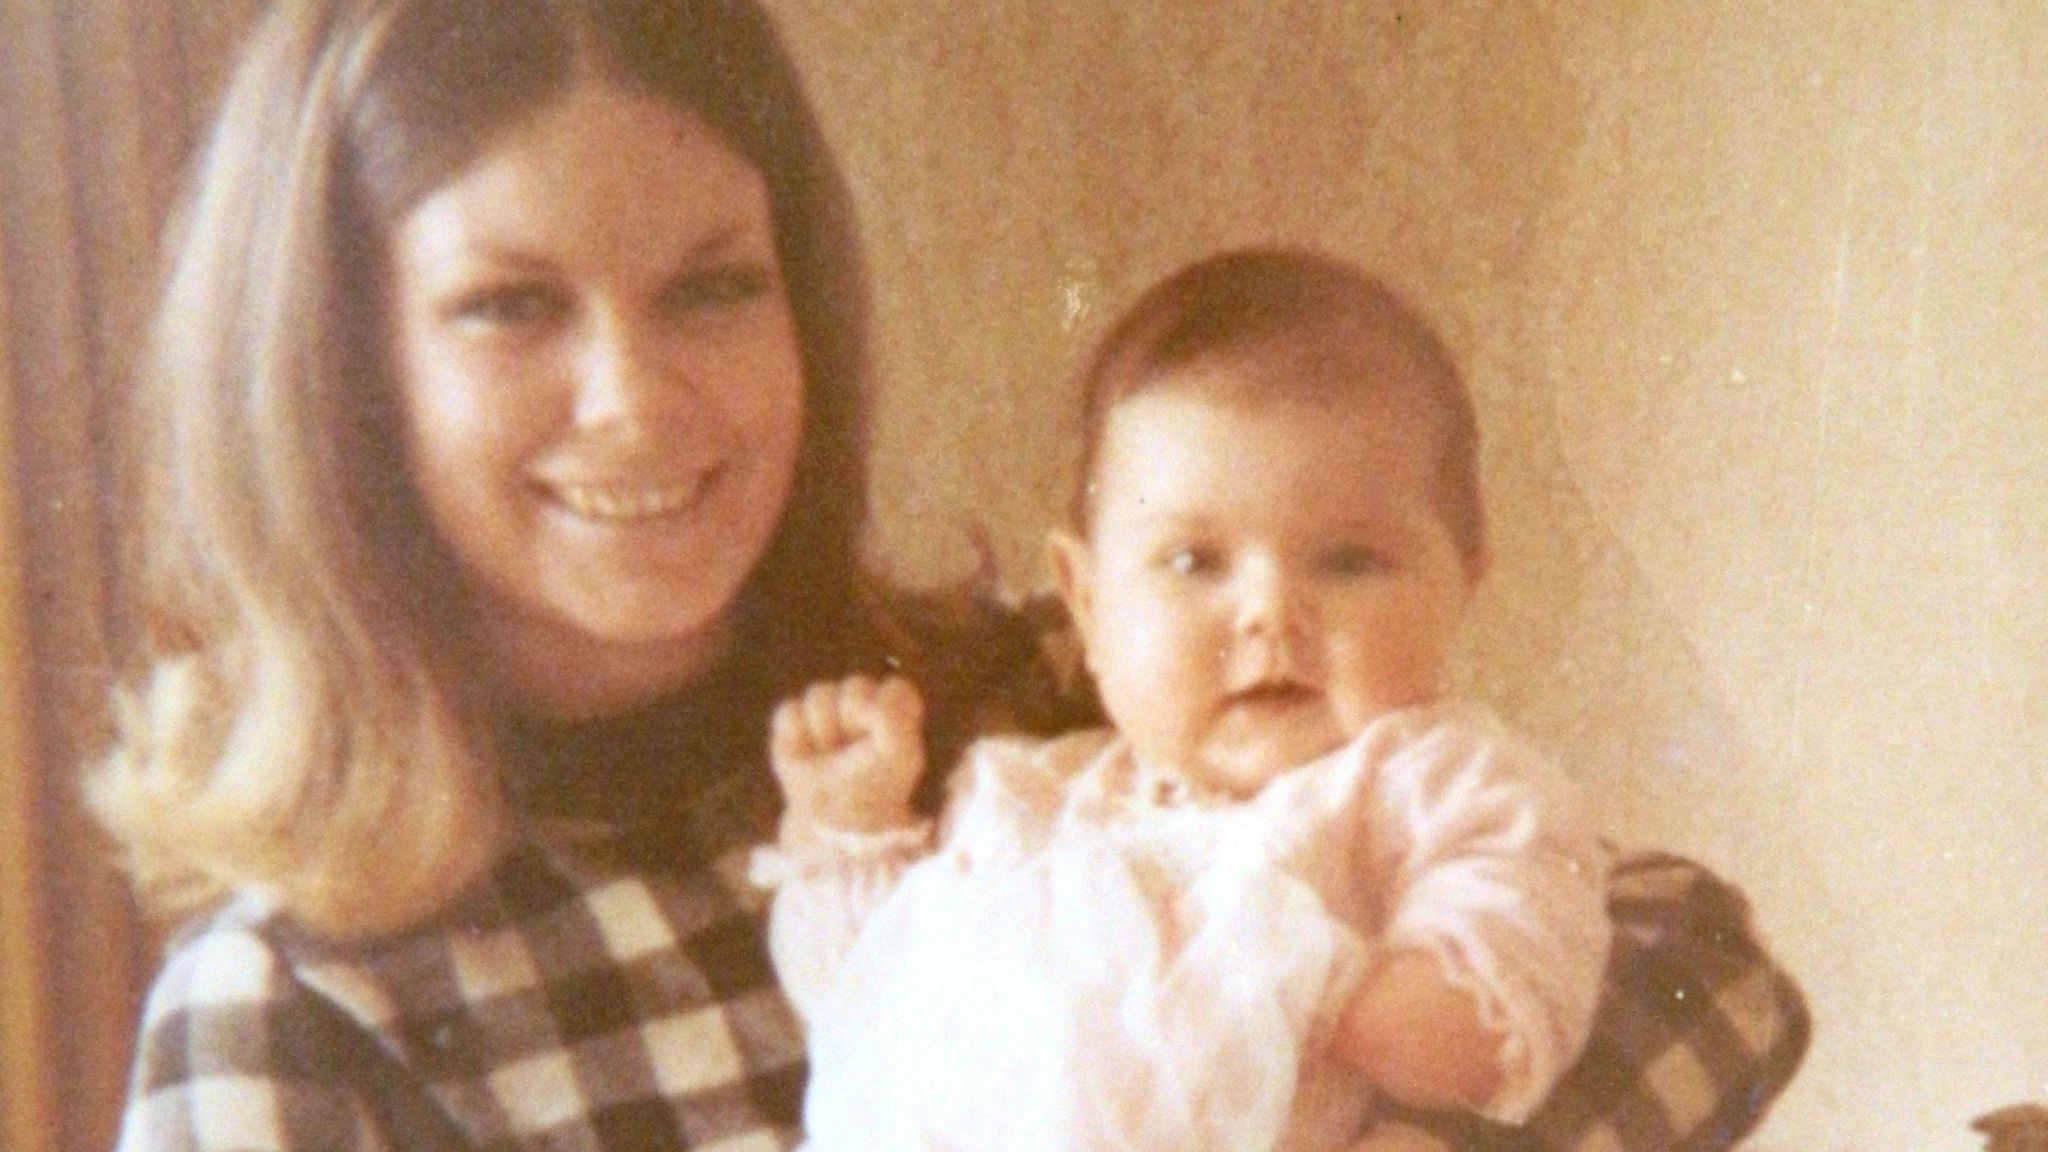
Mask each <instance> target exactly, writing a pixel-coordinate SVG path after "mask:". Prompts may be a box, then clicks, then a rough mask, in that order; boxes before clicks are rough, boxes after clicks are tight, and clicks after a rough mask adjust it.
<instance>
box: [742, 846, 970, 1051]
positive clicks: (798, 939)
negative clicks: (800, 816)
mask: <svg viewBox="0 0 2048 1152" xmlns="http://www.w3.org/2000/svg"><path fill="white" fill-rule="evenodd" d="M930 846H931V822H930V821H919V822H917V823H914V824H906V825H903V826H902V827H899V828H890V829H887V830H884V831H881V832H874V833H858V832H846V831H840V830H837V829H832V828H826V827H823V826H820V825H815V824H812V825H802V826H794V825H792V824H790V823H788V822H785V826H784V829H783V833H782V838H781V842H780V843H778V844H776V845H775V846H773V847H769V848H761V849H758V850H757V851H756V852H755V853H754V854H753V858H752V859H751V860H750V861H749V869H748V871H749V879H751V880H752V881H753V882H754V883H755V884H757V885H759V886H761V887H763V888H771V889H773V890H774V892H775V896H774V899H773V900H772V901H771V902H770V904H769V909H768V955H769V958H770V960H771V961H773V963H774V965H775V973H776V976H777V977H778V978H779V979H780V981H781V983H782V990H783V992H784V994H785V995H787V996H788V998H789V1002H790V1005H791V1006H792V1007H794V1008H795V1009H796V1012H797V1015H798V1016H799V1017H800V1018H802V1019H804V1020H805V1021H809V1020H810V1018H811V1016H812V1015H813V1014H814V1012H815V1010H816V1008H817V1005H818V1001H819V999H820V998H821V997H822V996H824V995H825V993H826V991H827V990H828V989H829V987H830V986H831V983H832V981H833V978H834V977H835V976H836V975H837V974H838V971H839V966H840V963H841V961H843V960H845V959H846V954H847V952H848V951H849V950H851V949H852V947H853V942H854V940H855V939H856V938H857V937H858V936H859V935H860V930H861V928H862V927H863V926H864V925H866V923H867V921H868V918H869V917H870V916H872V915H873V914H874V911H875V909H876V907H877V906H879V905H880V904H881V903H882V901H883V900H885V899H887V898H888V896H889V894H890V893H891V892H893V891H895V889H896V884H897V881H899V880H901V879H902V877H903V872H904V870H905V869H907V868H909V867H910V865H911V864H912V863H913V862H914V861H916V860H917V859H918V858H919V857H921V856H923V855H924V854H925V853H926V852H927V851H929V849H930Z"/></svg>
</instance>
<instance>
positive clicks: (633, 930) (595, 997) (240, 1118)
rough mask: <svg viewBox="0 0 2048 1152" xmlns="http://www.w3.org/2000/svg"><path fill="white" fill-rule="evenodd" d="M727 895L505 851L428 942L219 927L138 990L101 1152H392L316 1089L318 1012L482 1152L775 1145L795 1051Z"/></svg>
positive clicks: (246, 916) (212, 925) (255, 920)
mask: <svg viewBox="0 0 2048 1152" xmlns="http://www.w3.org/2000/svg"><path fill="white" fill-rule="evenodd" d="M728 878H730V879H731V881H733V882H732V883H729V882H728ZM738 880H739V878H738V877H737V876H736V874H735V869H734V867H732V866H729V865H725V864H721V865H719V866H716V867H713V868H708V869H704V870H701V871H699V872H697V873H695V874H693V875H688V876H684V877H681V878H677V879H672V880H671V879H664V880H662V881H660V882H655V881H650V880H647V879H645V878H642V877H636V876H628V875H619V874H612V875H606V874H602V873H596V872H592V871H588V870H585V869H582V868H580V867H577V866H572V865H569V864H566V863H565V862H564V861H563V860H562V859H561V858H559V857H556V856H553V855H551V854H549V853H546V852H543V851H540V850H537V849H536V850H530V851H523V852H520V853H518V854H516V855H515V856H513V857H512V858H511V859H509V860H507V861H506V862H505V863H504V864H503V865H501V866H500V867H499V868H498V869H497V870H496V871H495V872H494V873H493V874H492V876H491V877H490V879H489V881H488V883H486V884H485V885H483V886H481V887H480V888H479V890H478V891H476V892H474V893H472V894H471V896H470V897H468V898H466V899H465V900H463V901H462V902H461V903H460V904H459V905H458V906H457V907H456V908H454V909H451V911H450V913H449V915H448V916H447V917H445V919H444V921H443V922H441V923H439V924H437V925H435V926H434V927H432V928H430V929H425V930H420V931H416V932H412V933H408V934H407V935H405V936H404V937H401V938H399V939H396V940H392V941H386V942H380V943H377V944H373V945H370V946H367V947H362V948H357V949H351V950H342V949H336V948H332V947H328V946H323V945H321V944H320V943H318V942H316V941H313V940H311V939H308V938H306V937H305V936H303V935H302V934H300V933H297V932H295V931H293V930H292V929H291V928H290V927H289V926H288V925H286V924H283V923H281V922H279V921H278V920H277V919H276V918H275V917H272V916H269V915H266V914H264V913H263V912H262V911H261V910H260V909H256V908H254V907H253V906H252V905H248V904H240V905H236V906H233V907H230V908H229V909H227V910H225V911H224V912H223V913H221V914H220V915H218V916H216V917H214V918H213V919H212V920H211V921H210V922H208V923H207V924H206V925H205V926H204V927H203V928H201V929H200V930H199V931H198V932H197V933H196V934H193V935H190V936H188V937H186V938H185V939H183V940H181V941H180V942H179V943H178V944H177V945H175V946H174V948H173V950H172V953H171V955H170V958H169V961H168V963H167V965H166V967H165V971H164V975H163V976H162V977H161V978H160V979H159V981H158V983H157V986H156V988H155V990H154V992H153V993H152V996H151V999H150V1003H149V1007H148V1009H147V1011H146V1015H145V1021H144V1026H143V1042H142V1046H141V1049H140V1053H139V1056H138V1064H137V1076H136V1081H135V1088H134V1096H133V1099H132V1101H131V1104H130V1106H129V1110H128V1115H127V1117H126V1120H125V1124H124V1129H123V1133H122V1137H121V1142H120V1145H119V1147H120V1152H144V1150H148V1152H230V1150H233V1152H261V1150H266V1149H276V1150H280V1152H287V1150H300V1149H319V1150H322V1152H326V1150H330V1149H331V1150H337V1152H339V1150H343V1149H346V1150H349V1152H373V1150H374V1152H385V1150H387V1149H390V1150H392V1152H398V1150H399V1149H400V1148H402V1147H403V1138H402V1134H400V1136H399V1137H398V1138H395V1139H387V1138H386V1134H384V1133H381V1132H379V1131H378V1128H377V1125H376V1123H375V1121H374V1120H373V1118H372V1112H371V1110H370V1109H369V1108H368V1107H366V1105H365V1103H364V1102H363V1101H362V1100H361V1099H360V1092H359V1090H358V1088H357V1086H356V1085H354V1084H351V1083H350V1082H347V1081H345V1080H340V1079H339V1078H337V1076H336V1075H335V1074H334V1073H333V1072H332V1071H331V1070H330V1071H328V1072H327V1073H326V1074H325V1075H324V1076H323V1075H320V1074H319V1072H318V1070H319V1069H321V1068H322V1067H323V1065H324V1064H327V1063H330V1062H326V1061H323V1060H321V1059H319V1056H320V1055H321V1054H319V1053H315V1052H309V1051H308V1050H307V1045H308V1044H309V1043H312V1042H314V1041H315V1040H317V1033H316V1032H314V1031H313V1030H312V1028H311V1026H310V1020H309V1009H308V997H310V996H313V995H319V996H324V997H326V998H327V999H328V1000H330V1001H332V1002H333V1003H334V1004H336V1005H339V1006H340V1007H341V1008H342V1009H343V1010H344V1011H345V1012H346V1013H347V1014H348V1015H349V1016H350V1017H352V1018H353V1019H354V1020H355V1021H356V1022H358V1023H359V1024H360V1025H361V1027H362V1028H363V1029H365V1030H366V1031H367V1032H368V1033H370V1035H371V1036H372V1037H373V1038H374V1039H375V1040H376V1041H377V1042H378V1043H379V1044H380V1045H381V1046H382V1047H383V1048H384V1049H385V1050H386V1051H387V1052H388V1053H390V1054H391V1055H392V1056H393V1057H394V1058H395V1059H396V1060H397V1061H398V1062H399V1063H401V1064H402V1065H404V1066H405V1067H407V1068H410V1069H412V1070H413V1071H414V1072H415V1073H416V1074H417V1075H418V1077H419V1078H420V1080H421V1082H422V1083H423V1084H424V1085H425V1086H426V1087H427V1089H428V1091H429V1093H430V1094H431V1096H432V1097H433V1098H434V1099H435V1100H436V1101H437V1102H438V1103H439V1104H440V1105H441V1106H442V1107H443V1109H445V1111H446V1112H447V1113H448V1114H449V1116H450V1117H451V1118H453V1119H454V1120H455V1121H456V1123H457V1125H458V1126H459V1127H461V1128H462V1129H463V1130H464V1131H465V1132H466V1133H467V1135H468V1138H469V1141H470V1143H471V1144H472V1146H473V1147H475V1148H476V1149H478V1150H479V1152H514V1150H524V1149H558V1150H559V1149H590V1150H593V1152H596V1150H600V1149H632V1150H635V1152H661V1150H666V1149H686V1148H705V1149H718V1150H721V1152H780V1150H782V1149H786V1148H789V1147H793V1146H794V1145H795V1143H796V1120H797V1110H798V1104H799V1101H800V1099H801V1092H802V1081H803V1053H802V1038H801V1034H800V1033H799V1031H798V1026H797V1023H796V1020H795V1018H794V1017H793V1016H792V1015H791V1014H790V1012H789V1009H788V1007H787V1005H786V1004H785V1003H784V1002H783V1000H782V997H781V996H780V994H779V993H777V992H776V991H775V987H774V983H773V977H772V974H771V973H770V970H769V967H768V961H767V957H766V955H765V953H764V951H763V947H762V938H761V932H760V920H759V908H758V903H757V901H754V900H753V899H752V898H751V897H750V896H746V895H743V893H744V891H745V890H744V888H743V887H742V886H740V885H739V884H738V883H737V881H738Z"/></svg>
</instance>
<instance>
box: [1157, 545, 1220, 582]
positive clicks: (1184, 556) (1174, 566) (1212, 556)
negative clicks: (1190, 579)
mask: <svg viewBox="0 0 2048 1152" xmlns="http://www.w3.org/2000/svg"><path fill="white" fill-rule="evenodd" d="M1160 562H1161V564H1162V565H1164V566H1165V568H1166V570H1167V571H1169V572H1172V573H1173V574H1174V575H1176V576H1213V575H1215V574H1216V573H1218V572H1221V571H1222V570H1223V552H1222V550H1221V549H1218V548H1211V547H1209V546H1207V545H1203V544H1186V545H1182V546H1181V547H1178V548H1175V549H1172V550H1171V551H1169V552H1167V553H1166V554H1165V555H1164V556H1163V557H1161V558H1160Z"/></svg>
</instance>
